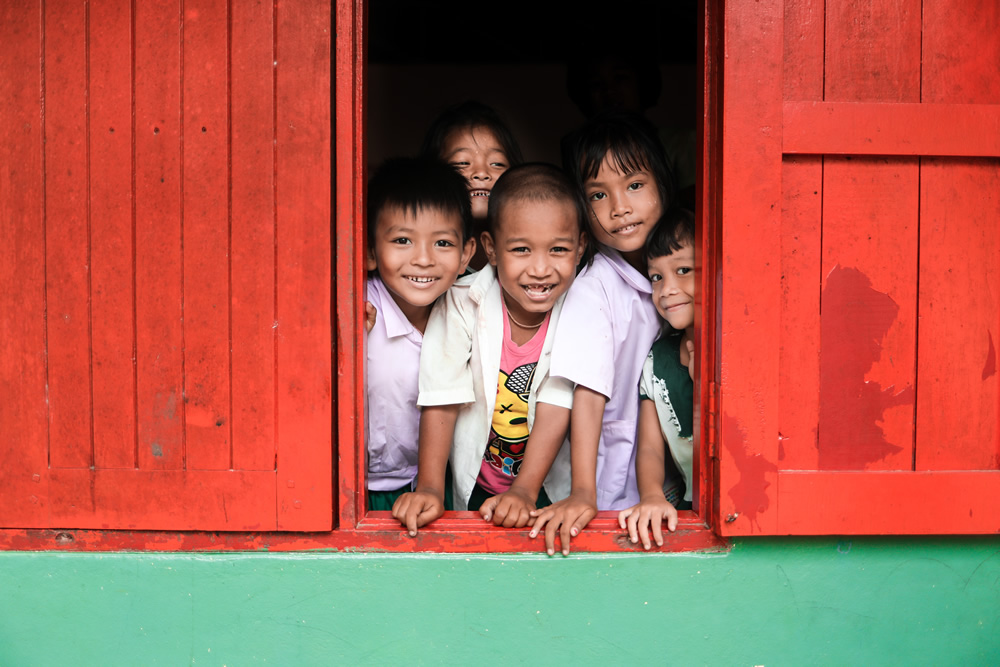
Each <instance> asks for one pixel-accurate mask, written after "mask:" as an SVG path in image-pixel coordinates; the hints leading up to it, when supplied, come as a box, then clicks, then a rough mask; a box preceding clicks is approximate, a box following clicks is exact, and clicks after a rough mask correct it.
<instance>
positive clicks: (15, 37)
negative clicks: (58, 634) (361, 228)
mask: <svg viewBox="0 0 1000 667" xmlns="http://www.w3.org/2000/svg"><path fill="white" fill-rule="evenodd" d="M238 5H239V6H238V7H229V6H228V5H226V4H225V3H224V4H221V5H220V4H218V3H210V2H209V3H200V2H197V1H195V2H190V1H189V2H185V3H183V4H181V3H178V2H173V3H166V4H160V5H156V6H154V5H148V4H142V3H139V4H137V5H133V6H132V7H130V6H129V5H128V4H125V5H121V4H120V3H119V4H112V3H108V2H105V1H103V0H95V1H93V2H87V3H77V4H73V5H67V4H65V3H44V4H35V5H34V6H32V7H28V6H24V3H22V5H21V6H9V5H5V6H4V20H3V24H2V26H0V30H2V32H3V37H2V40H3V43H4V44H5V45H6V47H5V56H4V58H5V59H6V60H5V61H4V65H5V69H6V71H7V72H8V74H6V75H5V76H4V83H3V93H4V99H5V100H9V103H8V102H5V106H4V110H3V112H2V113H3V114H4V116H3V120H4V127H5V128H10V129H7V130H6V131H5V134H4V137H3V142H2V147H3V148H2V150H3V151H4V153H3V155H4V166H3V169H4V177H3V179H2V180H3V182H4V183H7V184H11V185H14V186H15V188H14V190H15V192H16V194H12V193H11V192H8V191H7V188H6V186H5V192H4V197H3V201H4V203H3V208H2V209H0V210H2V217H0V225H2V230H3V237H4V239H5V242H4V243H3V244H2V245H3V248H4V249H3V252H5V253H7V252H10V253H13V254H12V256H10V257H7V258H5V259H7V260H9V261H7V262H5V268H4V271H3V273H2V274H0V275H2V283H0V284H2V285H3V287H4V289H3V290H2V291H3V296H2V297H0V298H2V299H3V301H2V302H0V305H2V306H3V308H2V310H3V313H4V317H3V327H4V329H3V334H4V336H3V338H4V341H5V343H4V350H3V352H4V354H3V356H2V363H0V372H2V375H0V378H2V387H3V401H2V404H3V405H4V406H5V407H4V408H3V419H0V422H2V424H3V426H2V427H0V428H2V429H3V435H4V438H3V442H4V444H3V445H2V447H4V451H5V455H4V460H5V465H4V466H3V468H2V470H0V485H2V486H3V488H4V493H3V494H2V496H0V522H2V524H3V525H4V526H24V527H38V528H41V527H48V526H74V527H75V526H79V527H90V528H126V527H132V528H138V527H143V528H147V529H151V528H155V529H163V530H178V529H185V530H190V529H200V530H223V529H228V530H244V531H246V530H277V529H294V530H322V529H329V528H330V527H331V525H332V517H331V503H332V483H333V480H332V471H331V468H332V466H331V455H332V420H331V414H330V413H331V407H330V404H331V393H332V378H331V374H332V363H331V355H332V351H331V347H332V345H331V342H332V341H331V327H330V322H331V312H332V311H331V307H332V304H331V297H330V285H331V280H332V274H331V245H330V231H329V230H330V206H331V205H330V174H331V164H330V153H329V147H330V113H329V109H330V96H329V90H330V87H329V84H330V72H329V48H330V40H331V37H330V32H331V31H330V27H331V26H330V15H329V8H328V7H324V5H322V4H320V5H315V4H314V3H296V2H291V3H282V5H281V7H280V9H279V8H277V7H276V6H275V5H274V4H271V5H270V6H262V5H251V4H250V3H238ZM133 10H134V13H132V12H133ZM233 12H235V15H236V17H237V20H238V21H239V23H238V26H237V27H236V28H234V26H233V18H234V16H233ZM275 17H278V18H279V20H278V21H277V22H276V21H275ZM279 43H282V44H284V47H283V50H282V52H281V53H282V55H283V58H284V60H285V66H284V68H283V69H279V67H278V62H277V61H278V56H277V55H276V53H277V52H276V44H279ZM324 53H325V54H326V55H325V56H324V55H323V54H324ZM39 54H41V59H39ZM317 54H319V57H317ZM281 72H284V74H281ZM234 121H235V122H236V123H238V124H239V126H238V127H234ZM234 162H235V164H234ZM234 194H235V196H236V197H237V198H238V202H237V203H234V201H233V198H234ZM7 239H10V243H8V242H7ZM8 249H9V250H8ZM234 257H235V258H236V261H237V262H238V266H237V267H236V268H235V269H234V266H233V261H234ZM13 313H17V314H18V315H17V317H12V316H11V314H13ZM236 395H239V396H240V397H241V398H234V396H236ZM8 406H9V407H8ZM258 413H260V416H259V417H258V416H257V415H258ZM234 417H235V419H234ZM279 420H280V425H281V426H280V428H279V427H278V424H279ZM234 422H235V424H234ZM279 476H280V477H281V481H280V484H279V481H278V478H279ZM279 488H280V490H279Z"/></svg>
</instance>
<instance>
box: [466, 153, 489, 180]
mask: <svg viewBox="0 0 1000 667" xmlns="http://www.w3.org/2000/svg"><path fill="white" fill-rule="evenodd" d="M469 167H470V172H469V177H470V178H472V179H475V180H477V181H488V180H490V170H489V168H488V167H489V165H488V164H487V162H486V156H484V155H477V156H476V157H474V158H473V159H472V164H471V165H469Z"/></svg>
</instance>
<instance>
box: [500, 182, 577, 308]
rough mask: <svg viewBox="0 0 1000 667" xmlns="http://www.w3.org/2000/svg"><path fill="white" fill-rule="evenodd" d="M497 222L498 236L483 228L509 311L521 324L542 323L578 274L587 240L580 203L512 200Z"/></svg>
mask: <svg viewBox="0 0 1000 667" xmlns="http://www.w3.org/2000/svg"><path fill="white" fill-rule="evenodd" d="M497 223H498V224H497V230H496V235H495V236H492V235H491V234H490V233H489V232H483V245H484V246H485V247H486V257H487V258H488V259H489V262H490V264H492V265H493V266H495V267H497V279H498V280H499V281H500V287H501V288H502V289H503V297H504V303H505V304H506V305H507V311H508V312H509V313H510V314H511V316H512V318H513V319H514V320H517V321H518V322H520V323H522V324H526V325H529V326H531V325H534V324H536V323H540V322H541V320H542V319H543V318H544V314H545V313H547V312H549V311H550V310H552V306H553V305H555V302H556V299H558V298H559V297H560V296H561V295H562V294H563V293H565V292H566V290H567V289H569V286H570V285H571V284H572V283H573V278H575V277H576V266H577V264H578V263H579V261H580V257H581V256H582V254H583V250H584V247H585V245H586V243H585V240H584V238H583V235H582V234H581V233H580V227H579V223H578V222H577V209H576V208H575V207H574V205H573V202H571V201H567V200H565V199H550V200H544V201H532V200H514V201H509V202H508V203H507V204H505V205H504V207H503V209H502V210H501V212H500V216H499V219H498V221H497ZM514 324H516V323H514Z"/></svg>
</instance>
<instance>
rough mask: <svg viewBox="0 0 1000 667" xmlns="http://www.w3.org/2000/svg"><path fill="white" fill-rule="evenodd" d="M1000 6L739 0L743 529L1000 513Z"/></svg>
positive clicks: (734, 49)
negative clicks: (999, 347)
mask: <svg viewBox="0 0 1000 667" xmlns="http://www.w3.org/2000/svg"><path fill="white" fill-rule="evenodd" d="M998 25H1000V5H997V3H995V2H992V0H980V1H978V2H957V1H954V0H952V1H947V0H924V2H920V0H866V1H865V2H860V1H850V0H836V1H828V2H826V3H815V2H808V1H805V0H786V1H785V2H781V1H779V0H762V1H761V2H757V3H747V2H741V1H731V2H727V3H726V17H725V28H724V35H725V37H724V40H725V51H726V56H727V57H726V60H725V63H724V65H723V67H724V73H723V76H724V87H723V90H724V112H723V118H722V126H723V134H724V141H723V159H722V165H721V170H722V173H721V181H722V197H721V202H722V203H721V219H722V221H723V222H722V234H721V237H722V238H721V243H722V248H721V268H720V270H721V274H722V275H721V282H720V285H721V296H720V301H721V307H720V321H719V329H720V338H719V340H720V343H719V345H720V353H719V354H720V360H721V373H720V377H721V382H720V387H719V391H718V394H719V400H720V404H719V406H718V411H719V413H720V428H719V445H718V457H719V460H720V466H719V485H718V488H717V490H716V492H717V493H718V503H717V507H718V512H717V515H716V516H715V517H714V521H715V523H716V525H717V526H718V528H719V529H720V530H721V531H722V532H724V533H725V534H808V533H896V534H904V533H988V532H995V531H997V530H1000V511H998V510H1000V471H998V469H1000V412H998V411H1000V391H998V376H997V361H996V346H997V344H998V343H1000V262H998V259H1000V161H998V159H997V156H1000V75H998V70H997V63H998V62H1000V32H998V31H997V29H996V28H997V26H998Z"/></svg>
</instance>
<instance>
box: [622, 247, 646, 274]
mask: <svg viewBox="0 0 1000 667" xmlns="http://www.w3.org/2000/svg"><path fill="white" fill-rule="evenodd" d="M618 254H620V255H621V256H622V258H623V259H624V260H625V261H626V262H628V264H629V266H631V267H632V268H633V269H635V270H636V271H638V272H639V273H641V274H642V275H646V269H647V268H648V267H647V265H646V249H645V248H640V249H639V250H633V251H632V252H622V251H620V250H619V251H618Z"/></svg>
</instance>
